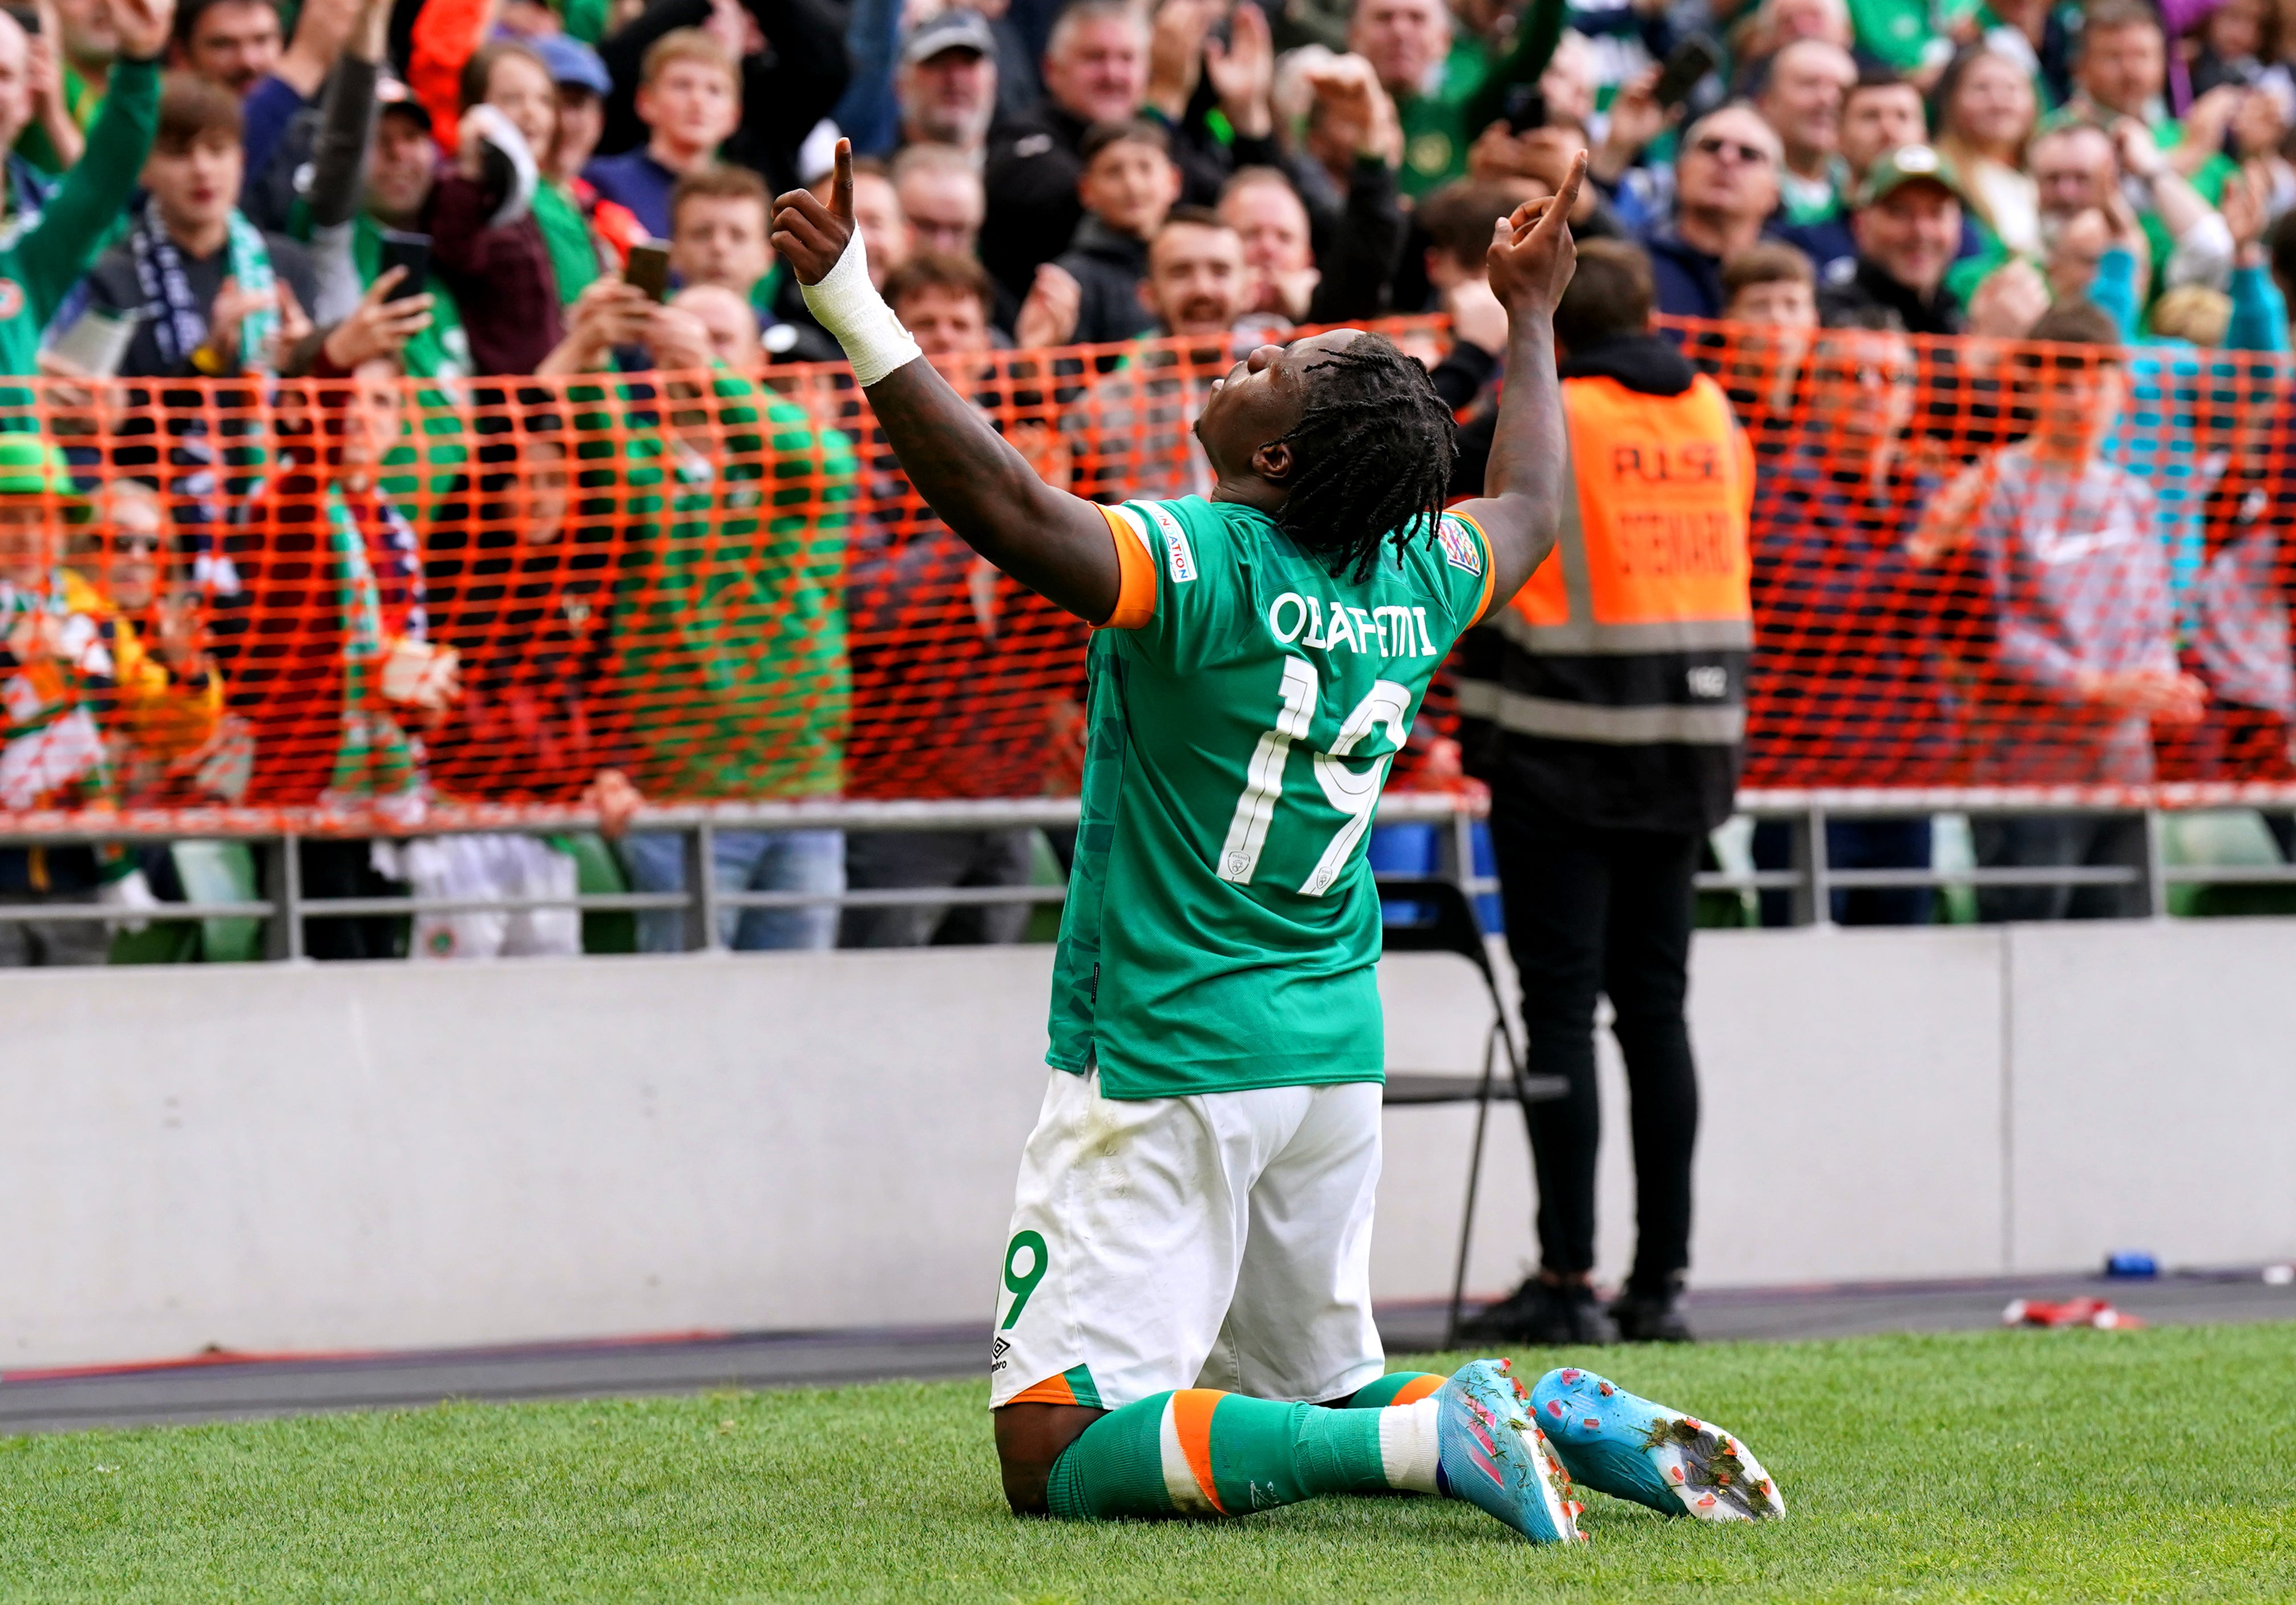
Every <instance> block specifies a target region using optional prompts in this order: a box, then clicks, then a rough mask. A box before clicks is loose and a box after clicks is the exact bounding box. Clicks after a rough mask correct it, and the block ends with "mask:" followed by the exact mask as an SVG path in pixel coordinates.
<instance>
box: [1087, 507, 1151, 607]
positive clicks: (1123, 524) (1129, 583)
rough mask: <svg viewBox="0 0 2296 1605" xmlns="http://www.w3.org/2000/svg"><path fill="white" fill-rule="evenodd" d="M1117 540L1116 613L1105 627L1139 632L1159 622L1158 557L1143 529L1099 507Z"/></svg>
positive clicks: (1111, 509)
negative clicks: (1142, 627)
mask: <svg viewBox="0 0 2296 1605" xmlns="http://www.w3.org/2000/svg"><path fill="white" fill-rule="evenodd" d="M1094 505H1095V506H1097V507H1099V508H1100V516H1101V517H1102V518H1104V519H1106V520H1108V532H1109V534H1110V535H1111V536H1114V537H1115V540H1116V571H1117V582H1116V611H1114V612H1113V613H1111V614H1110V615H1109V616H1108V618H1106V619H1105V620H1104V621H1103V624H1102V626H1101V627H1102V628H1103V629H1110V630H1136V629H1138V628H1140V627H1141V626H1143V625H1146V624H1151V623H1153V622H1154V620H1155V618H1156V557H1155V554H1154V553H1152V552H1150V551H1149V550H1148V543H1147V539H1146V537H1145V536H1143V535H1142V534H1141V533H1140V530H1139V527H1138V526H1136V524H1134V523H1133V521H1132V520H1130V519H1128V518H1126V517H1125V516H1124V514H1123V513H1121V512H1118V511H1117V510H1116V509H1115V508H1113V507H1110V506H1107V505H1106V504H1101V503H1095V504H1094Z"/></svg>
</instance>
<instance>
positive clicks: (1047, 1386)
mask: <svg viewBox="0 0 2296 1605" xmlns="http://www.w3.org/2000/svg"><path fill="white" fill-rule="evenodd" d="M1076 1402H1077V1396H1076V1389H1075V1388H1072V1387H1070V1385H1069V1379H1068V1376H1067V1373H1065V1372H1063V1373H1062V1374H1061V1375H1059V1376H1053V1377H1046V1379H1045V1380H1043V1381H1041V1382H1038V1383H1037V1384H1036V1386H1034V1387H1032V1388H1022V1389H1021V1391H1020V1392H1018V1393H1016V1394H1014V1395H1013V1396H1012V1397H1011V1398H1009V1399H1007V1400H1005V1403H1006V1404H1075V1403H1076Z"/></svg>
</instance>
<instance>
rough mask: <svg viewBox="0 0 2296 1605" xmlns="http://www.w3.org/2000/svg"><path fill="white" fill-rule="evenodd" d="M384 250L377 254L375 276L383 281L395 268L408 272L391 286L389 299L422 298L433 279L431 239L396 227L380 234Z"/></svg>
mask: <svg viewBox="0 0 2296 1605" xmlns="http://www.w3.org/2000/svg"><path fill="white" fill-rule="evenodd" d="M381 234H382V249H381V251H379V252H378V253H377V259H376V262H375V269H374V276H375V277H377V278H381V276H382V275H383V274H387V273H389V271H390V270H391V269H392V268H394V267H404V268H405V269H406V277H405V278H403V279H401V280H399V281H398V283H397V284H396V285H395V286H393V287H392V289H391V291H390V299H392V300H394V301H403V300H405V299H406V298H407V297H409V296H413V295H421V294H422V291H423V289H424V287H425V286H426V284H427V283H429V281H430V235H428V234H410V233H403V232H402V231H400V230H398V229H395V228H386V229H384V230H382V231H381Z"/></svg>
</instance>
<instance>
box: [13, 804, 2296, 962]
mask: <svg viewBox="0 0 2296 1605" xmlns="http://www.w3.org/2000/svg"><path fill="white" fill-rule="evenodd" d="M2231 805H2237V806H2247V807H2267V808H2280V809H2288V810H2296V787H2259V786H2243V787H2185V788H2173V789H2172V788H2165V787H2164V788H2158V789H2155V790H2154V791H2153V792H2151V793H2147V794H2143V796H2142V797H2141V798H2139V797H2136V796H2131V795H2129V794H2125V793H2124V794H2118V795H2113V794H2108V795H2105V796H2102V797H2100V796H2098V795H2097V794H2095V793H2092V792H2072V791H2067V790H2048V789H2042V788H2032V789H2027V790H2015V789H2006V788H2001V789H1987V790H1977V789H1952V790H1943V789H1941V790H1903V791H1888V790H1872V791H1825V792H1819V791H1747V792H1744V793H1742V794H1741V796H1740V798H1739V812H1740V813H1741V814H1742V815H1745V816H1748V817H1750V818H1752V819H1755V820H1758V821H1766V820H1782V821H1784V822H1786V823H1788V824H1789V825H1790V826H1791V827H1792V844H1793V846H1792V867H1789V868H1784V869H1768V870H1765V869H1756V870H1751V871H1746V870H1737V871H1732V870H1723V871H1718V872H1717V871H1710V872H1702V873H1701V874H1700V875H1699V877H1698V880H1697V885H1698V889H1699V890H1701V891H1706V892H1725V893H1727V892H1738V893H1745V892H1755V893H1759V892H1766V891H1784V892H1786V893H1788V894H1790V897H1791V907H1792V921H1793V922H1794V923H1797V924H1826V923H1829V922H1830V921H1831V918H1832V902H1833V897H1832V894H1833V893H1834V892H1836V891H1851V890H1858V889H1863V888H1889V889H1896V888H1951V887H1972V888H1989V887H2036V886H2038V887H2050V886H2054V887H2064V886H2073V887H2081V886H2130V885H2135V884H2138V883H2141V884H2142V885H2143V886H2144V907H2145V909H2146V910H2147V911H2148V912H2149V913H2151V914H2152V915H2153V917H2156V918H2161V917H2166V915H2167V914H2168V913H2169V888H2171V887H2174V886H2178V885H2189V884H2210V885H2257V886H2282V885H2296V864H2253V865H2222V864H2170V863H2169V862H2167V855H2166V853H2165V852H2164V832H2165V824H2166V821H2167V818H2168V817H2169V815H2170V814H2171V813H2174V812H2179V811H2183V810H2186V809H2193V808H2211V807H2226V806H2231ZM1487 812H1488V809H1487V807H1486V804H1485V801H1484V799H1483V798H1481V797H1480V794H1476V793H1456V794H1455V793H1449V792H1399V793H1396V794H1392V795H1390V796H1389V797H1387V798H1384V799H1383V800H1382V803H1381V805H1380V816H1379V817H1380V823H1382V824H1431V825H1436V826H1439V827H1444V828H1443V829H1441V830H1440V831H1439V843H1440V848H1439V864H1438V867H1437V871H1436V872H1438V873H1439V874H1441V875H1443V876H1445V877H1447V878H1448V879H1451V880H1456V881H1457V882H1458V883H1459V884H1460V885H1461V886H1462V887H1463V888H1465V889H1466V891H1467V892H1468V893H1469V894H1470V895H1471V896H1480V895H1482V894H1486V893H1491V892H1496V891H1497V889H1498V882H1497V880H1496V879H1495V878H1493V877H1491V876H1488V875H1483V874H1480V873H1478V872H1476V870H1475V867H1474V866H1475V845H1474V827H1475V825H1476V823H1477V822H1478V821H1480V819H1482V818H1483V817H1484V816H1485V815H1486V813H1487ZM1939 814H1961V815H1968V816H1970V817H1972V818H1982V817H1997V816H2008V815H2045V814H2046V815H2066V814H2082V815H2122V816H2139V817H2142V818H2143V820H2144V855H2143V863H2142V864H2135V865H2128V864H2117V865H2093V866H2092V865H2065V864H2035V865H2024V866H2018V867H2012V868H1987V867H1958V868H1956V867H1944V868H1939V867H1927V868H1906V869H1848V868H1837V867H1835V866H1833V864H1830V863H1829V862H1828V860H1827V853H1826V829H1825V827H1826V824H1827V823H1828V821H1829V820H1834V819H1907V818H1919V817H1924V816H1932V815H1939ZM1077 815H1078V803H1077V800H1076V799H1075V798H1018V799H1009V800H997V801H943V802H845V801H808V802H788V803H759V804H747V805H736V804H715V805H709V806H706V807H687V808H654V809H648V810H645V811H644V812H642V813H641V814H640V815H639V816H638V817H637V818H636V820H635V822H634V823H632V825H631V830H632V831H644V832H648V833H663V832H674V833H676V834H678V835H680V836H682V837H683V838H684V844H683V846H684V860H685V888H684V889H682V890H676V891H661V892H578V893H574V894H571V895H569V896H565V897H421V896H408V897H307V896H306V895H305V894H304V891H303V888H302V884H301V880H302V878H301V874H300V867H299V856H298V854H297V852H296V850H295V849H296V848H297V846H298V844H299V842H301V841H303V840H306V839H345V838H351V839H364V838H371V837H389V838H392V839H410V838H414V837H422V836H438V835H451V834H462V833H469V832H473V831H505V830H512V831H531V832H536V833H547V832H550V831H593V830H595V829H596V825H597V821H596V818H595V816H594V815H591V814H588V813H586V812H585V811H583V810H581V809H579V808H573V807H528V808H503V807H493V808H484V809H474V810H456V811H451V812H450V811H435V812H432V813H431V814H430V815H427V816H426V817H424V818H422V819H420V820H409V821H389V822H383V821H378V820H376V819H374V818H372V817H367V818H354V817H349V816H334V815H319V814H316V813H312V814H307V815H299V816H298V817H297V818H296V820H295V821H294V823H295V826H296V828H292V829H279V828H273V829H264V828H261V826H260V825H259V824H258V823H253V822H252V820H250V821H246V822H242V821H241V820H235V819H229V818H223V817H209V818H204V819H201V820H200V821H199V822H198V823H196V824H190V825H186V824H183V823H177V824H175V825H173V826H172V828H171V827H170V826H169V824H168V822H167V821H166V820H165V819H164V818H161V817H158V816H152V817H134V816H119V817H115V818H112V819H109V820H89V819H86V818H84V817H83V818H72V819H66V818H62V817H59V818H56V819H55V820H53V822H50V821H46V820H43V821H41V822H39V823H37V824H34V823H30V822H29V821H25V822H21V823H12V825H11V826H9V827H0V847H23V846H32V845H45V846H59V845H74V844H78V845H86V844H94V843H98V842H146V841H166V840H181V839H209V840H213V839H231V840H237V841H242V842H245V843H247V844H249V845H250V846H251V847H259V848H267V849H269V850H268V851H266V852H264V853H263V854H262V856H261V857H262V864H263V876H264V883H263V887H262V895H261V896H260V897H254V898H249V899H245V900H241V901H234V902H219V903H167V904H163V905H160V906H159V907H157V908H138V909H133V910H128V909H123V908H122V907H120V906H119V905H111V904H103V903H71V904H67V903H24V904H9V903H0V922H15V921H88V920H97V921H117V922H123V923H124V922H127V921H139V922H140V921H164V922H176V921H194V920H217V919H252V920H261V921H266V939H265V956H266V957H267V958H272V959H289V960H291V959H299V958H302V957H303V956H304V955H305V946H304V934H303V927H304V924H305V922H306V921H310V920H320V919H330V918H348V917H358V916H375V915H380V916H386V917H389V916H411V915H417V914H453V913H520V912H526V911H530V910H536V909H565V908H571V909H573V910H575V911H577V912H578V913H650V912H655V911H660V910H675V911H677V912H679V913H682V914H683V915H684V920H683V929H684V936H685V947H686V948H687V950H689V951H694V952H707V951H710V950H713V949H717V948H721V947H723V946H724V945H725V944H724V939H723V937H722V934H721V932H720V930H719V920H720V917H721V915H723V914H726V913H737V912H739V911H741V910H744V909H751V908H759V909H770V908H797V907H818V906H821V905H834V906H836V907H838V908H840V909H844V908H883V907H915V906H922V905H934V906H943V907H955V906H971V905H1006V906H1009V905H1014V904H1032V905H1038V904H1050V905H1057V904H1059V903H1062V902H1063V901H1065V900H1066V897H1067V896H1068V892H1067V888H1065V887H1064V886H1056V885H1054V886H992V887H915V888H861V889H846V890H841V891H817V892H816V891H779V892H774V891H731V890H726V889H722V888H719V887H718V886H717V884H716V880H715V877H714V876H713V875H712V874H710V873H709V865H710V864H712V862H713V857H714V845H715V837H716V835H717V832H718V831H797V830H840V831H855V832H862V831H1003V830H1020V829H1031V828H1034V829H1042V830H1047V831H1058V830H1064V829H1072V828H1074V826H1075V825H1076V823H1077Z"/></svg>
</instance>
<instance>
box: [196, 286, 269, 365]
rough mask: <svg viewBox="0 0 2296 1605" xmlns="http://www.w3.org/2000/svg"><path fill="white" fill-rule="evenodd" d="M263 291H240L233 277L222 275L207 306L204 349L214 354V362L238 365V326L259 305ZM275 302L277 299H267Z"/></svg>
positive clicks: (262, 297)
mask: <svg viewBox="0 0 2296 1605" xmlns="http://www.w3.org/2000/svg"><path fill="white" fill-rule="evenodd" d="M264 299H265V296H264V292H263V291H258V290H242V289H241V288H240V285H239V281H238V280H237V279H235V278H231V277H226V278H225V280H224V282H223V284H222V286H221V287H220V288H219V289H217V291H216V299H215V304H214V305H213V306H212V307H209V308H208V349H209V350H210V351H212V352H214V353H215V356H216V361H217V363H218V364H221V365H222V366H224V367H225V368H231V367H236V366H237V365H238V364H239V326H240V324H241V323H244V322H246V321H247V315H248V314H249V313H250V312H252V311H254V310H255V309H256V308H257V307H260V306H261V305H263V302H264ZM271 299H272V301H273V303H274V304H275V305H276V304H277V299H278V298H277V297H276V296H273V297H272V298H271Z"/></svg>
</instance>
